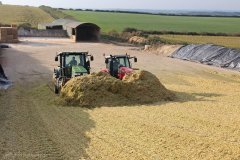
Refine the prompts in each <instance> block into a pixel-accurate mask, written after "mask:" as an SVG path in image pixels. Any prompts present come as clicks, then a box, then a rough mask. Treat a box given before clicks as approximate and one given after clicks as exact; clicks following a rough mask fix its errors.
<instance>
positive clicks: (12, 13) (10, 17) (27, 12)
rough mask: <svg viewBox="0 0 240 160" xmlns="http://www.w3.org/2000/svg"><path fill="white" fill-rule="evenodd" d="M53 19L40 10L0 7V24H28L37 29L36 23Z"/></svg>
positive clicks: (8, 6) (11, 6)
mask: <svg viewBox="0 0 240 160" xmlns="http://www.w3.org/2000/svg"><path fill="white" fill-rule="evenodd" d="M53 20H54V19H53V18H52V17H51V16H50V15H49V14H48V13H46V12H44V11H43V10H42V9H40V8H37V7H29V6H17V5H0V23H2V24H16V25H19V24H23V23H29V24H31V25H32V27H37V25H38V23H46V22H51V21H53Z"/></svg>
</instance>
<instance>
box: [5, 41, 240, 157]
mask: <svg viewBox="0 0 240 160" xmlns="http://www.w3.org/2000/svg"><path fill="white" fill-rule="evenodd" d="M62 50H65V51H67V50H72V51H74V50H80V51H89V52H90V53H92V54H93V55H94V56H95V61H94V62H93V63H92V67H93V71H98V70H99V69H100V68H101V67H103V66H104V63H103V62H104V59H103V57H102V54H103V53H106V54H108V53H112V54H113V53H118V54H119V53H126V52H128V53H130V54H131V55H136V56H137V57H138V59H139V62H138V63H137V64H134V66H135V67H138V68H142V69H145V70H148V71H151V72H153V73H154V74H156V75H157V76H158V77H159V79H160V80H161V82H162V83H163V84H164V85H166V87H167V88H168V89H171V90H172V91H174V92H175V93H176V94H177V97H178V100H176V102H170V103H165V102H161V103H157V104H153V105H149V106H125V107H101V108H96V109H93V110H90V109H82V108H78V107H61V106H56V105H55V104H54V99H55V95H54V94H53V93H52V92H51V90H50V89H49V87H48V84H49V81H50V78H51V75H52V70H53V66H55V65H56V64H55V62H54V56H55V54H56V52H57V51H62ZM2 63H3V67H4V68H5V71H6V74H7V75H8V76H9V78H10V79H11V80H13V81H14V83H15V85H14V87H13V88H11V89H10V90H9V91H6V92H0V102H1V104H0V126H1V128H0V135H1V136H0V159H23V160H25V159H31V160H32V159H80V158H85V159H240V125H239V124H240V119H239V115H240V105H239V98H240V87H239V86H240V85H239V84H240V75H239V73H237V72H233V71H226V70H222V69H218V68H210V67H208V66H204V65H200V64H194V63H189V62H184V61H179V60H174V59H170V58H166V57H163V56H159V55H154V54H150V53H145V52H143V51H138V48H134V47H126V46H120V45H118V46H117V45H111V44H101V43H79V44H75V43H70V42H69V41H68V40H62V39H59V40H54V39H52V40H44V39H23V42H22V43H20V44H15V45H12V48H11V49H7V50H5V51H4V52H3V58H2Z"/></svg>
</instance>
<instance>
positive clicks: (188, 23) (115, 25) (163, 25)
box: [63, 10, 240, 33]
mask: <svg viewBox="0 0 240 160" xmlns="http://www.w3.org/2000/svg"><path fill="white" fill-rule="evenodd" d="M63 12H65V13H67V14H69V15H71V16H73V17H75V18H76V19H78V20H79V21H86V22H93V23H96V24H98V25H99V26H100V27H101V28H102V31H103V32H109V31H111V30H116V31H122V30H123V29H124V28H126V27H133V28H137V29H141V30H149V31H152V30H156V31H163V30H166V31H177V32H212V33H217V32H223V33H238V32H240V30H239V26H240V18H215V17H184V16H183V17H176V16H159V15H144V14H127V13H107V12H90V11H70V10H66V11H63Z"/></svg>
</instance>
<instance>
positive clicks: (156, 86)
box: [60, 71, 174, 107]
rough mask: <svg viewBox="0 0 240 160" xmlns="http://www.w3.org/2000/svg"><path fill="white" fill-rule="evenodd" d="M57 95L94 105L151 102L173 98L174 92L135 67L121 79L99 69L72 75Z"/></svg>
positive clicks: (65, 100) (66, 102)
mask: <svg viewBox="0 0 240 160" xmlns="http://www.w3.org/2000/svg"><path fill="white" fill-rule="evenodd" d="M60 97H61V99H62V100H63V102H64V103H65V104H68V105H79V106H88V107H95V106H118V105H137V104H150V103H154V102H158V101H167V100H173V99H174V94H173V93H171V92H170V91H169V90H167V89H166V88H165V87H164V86H163V85H162V84H161V82H160V81H159V79H158V78H157V77H156V76H155V75H153V74H152V73H150V72H147V71H136V72H133V73H132V74H129V75H126V76H125V77H124V79H123V80H119V79H116V78H114V77H112V76H110V75H109V74H108V73H102V72H99V73H93V74H90V75H87V76H81V77H77V78H73V79H72V80H70V81H69V82H67V84H66V85H65V86H64V87H63V88H62V90H61V95H60Z"/></svg>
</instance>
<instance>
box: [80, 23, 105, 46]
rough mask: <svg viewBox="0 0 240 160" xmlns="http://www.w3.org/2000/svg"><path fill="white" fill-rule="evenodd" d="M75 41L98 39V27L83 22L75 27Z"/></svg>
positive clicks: (95, 40)
mask: <svg viewBox="0 0 240 160" xmlns="http://www.w3.org/2000/svg"><path fill="white" fill-rule="evenodd" d="M76 33H77V34H76V41H94V42H97V41H99V37H100V27H98V26H97V25H95V24H92V23H84V24H81V25H79V26H78V27H77V28H76Z"/></svg>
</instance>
